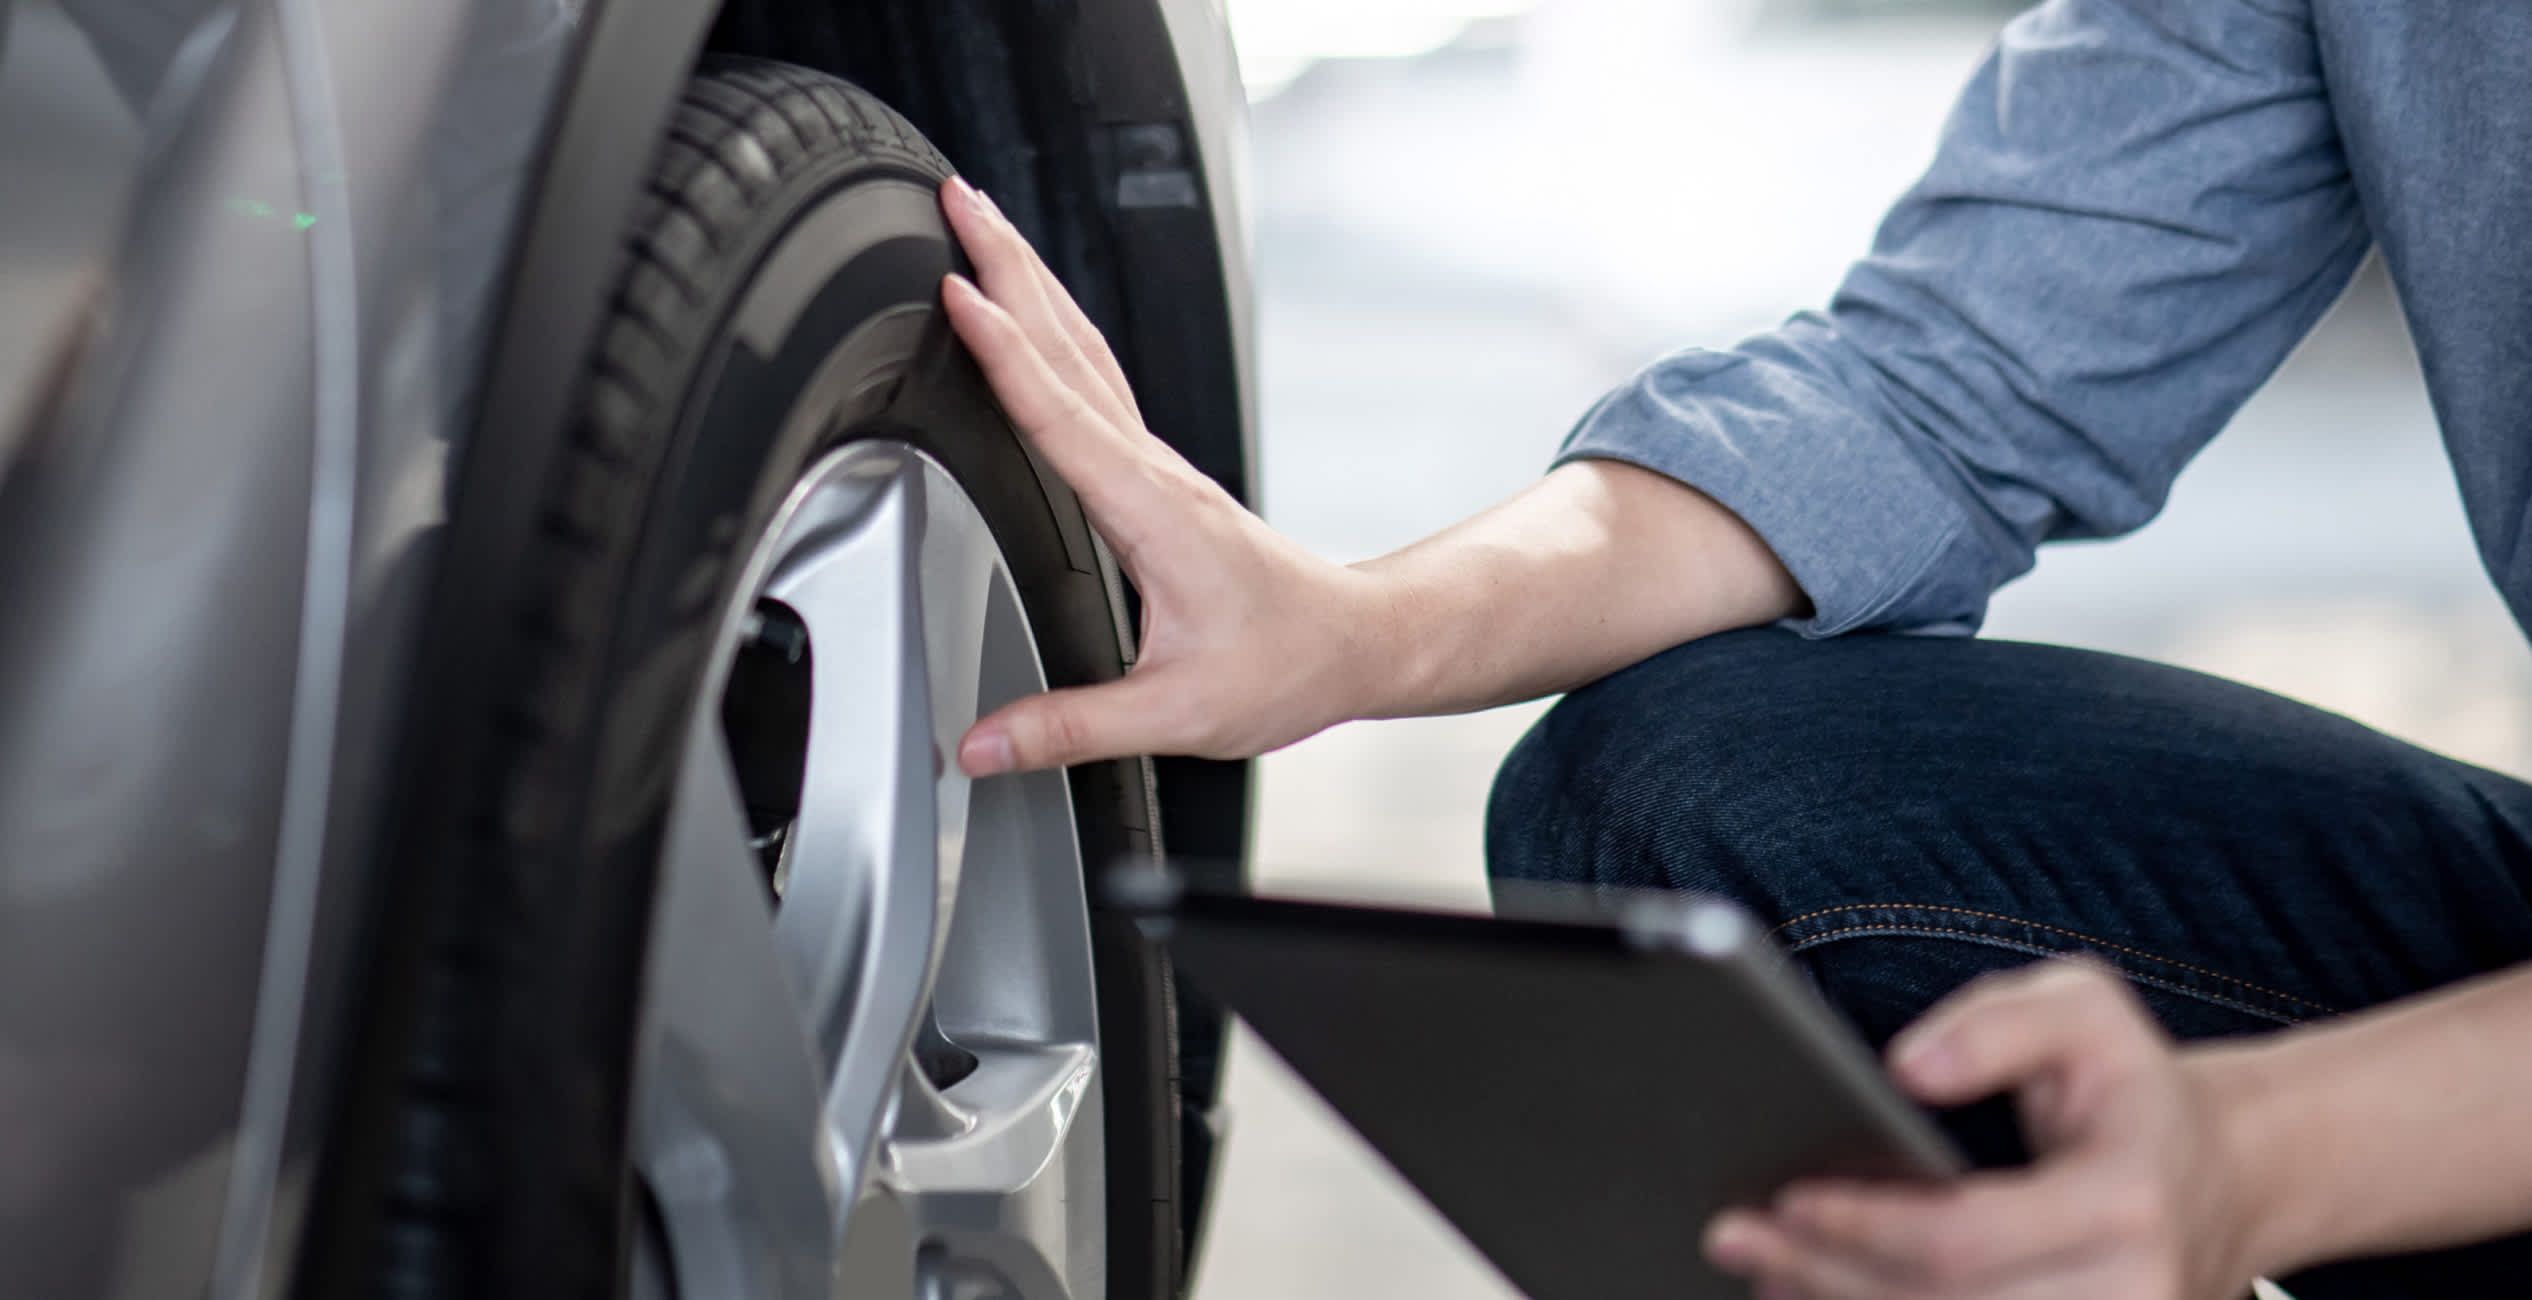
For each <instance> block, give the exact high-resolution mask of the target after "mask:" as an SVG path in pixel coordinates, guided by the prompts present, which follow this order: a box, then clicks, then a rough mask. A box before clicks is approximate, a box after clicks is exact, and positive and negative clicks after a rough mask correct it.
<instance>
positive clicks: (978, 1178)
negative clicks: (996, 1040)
mask: <svg viewBox="0 0 2532 1300" xmlns="http://www.w3.org/2000/svg"><path fill="white" fill-rule="evenodd" d="M977 1058H978V1064H977V1068H976V1072H975V1073H974V1074H972V1075H969V1076H968V1077H967V1078H966V1079H964V1080H962V1081H961V1082H960V1083H959V1084H958V1086H957V1087H955V1088H952V1089H950V1090H949V1092H948V1093H947V1094H946V1095H945V1096H944V1097H943V1099H942V1100H943V1101H944V1102H946V1103H947V1104H948V1105H949V1106H950V1107H952V1108H954V1109H955V1112H956V1113H957V1114H960V1115H962V1116H964V1117H965V1118H966V1121H967V1122H966V1123H965V1124H964V1125H962V1126H960V1127H959V1128H958V1129H957V1130H956V1131H953V1132H949V1133H946V1134H942V1135H939V1136H915V1135H911V1134H908V1133H905V1132H903V1131H900V1132H899V1133H898V1134H897V1135H896V1136H895V1138H894V1139H893V1140H892V1141H891V1142H889V1144H888V1148H887V1152H888V1154H887V1164H886V1167H885V1170H884V1172H883V1174H882V1176H883V1177H884V1178H886V1179H887V1180H888V1182H889V1183H890V1185H891V1186H892V1187H895V1188H896V1189H898V1196H899V1199H900V1203H901V1204H903V1205H904V1206H905V1208H906V1212H907V1214H908V1216H909V1217H910V1218H911V1219H912V1220H913V1222H914V1224H915V1227H916V1230H917V1232H918V1233H919V1234H920V1235H921V1237H922V1239H923V1240H924V1241H926V1242H928V1243H931V1244H932V1245H933V1246H934V1247H935V1250H934V1251H933V1253H932V1255H931V1256H930V1258H929V1261H928V1267H929V1268H930V1269H932V1270H933V1271H935V1272H936V1273H939V1274H940V1275H941V1276H942V1277H943V1279H944V1280H945V1281H948V1280H955V1281H960V1282H965V1283H968V1284H970V1285H969V1287H968V1288H967V1289H966V1290H960V1289H958V1288H955V1287H945V1288H944V1291H945V1293H946V1294H951V1295H959V1294H987V1295H993V1294H1006V1293H1007V1294H1016V1295H1018V1296H1022V1297H1027V1298H1028V1300H1049V1298H1054V1297H1090V1296H1095V1295H1097V1294H1098V1290H1097V1283H1096V1281H1095V1279H1096V1278H1097V1277H1098V1275H1099V1273H1100V1271H1101V1260H1102V1254H1103V1251H1104V1247H1105V1236H1106V1220H1105V1216H1104V1215H1101V1214H1085V1213H1083V1212H1082V1211H1083V1207H1084V1206H1088V1205H1096V1204H1098V1203H1099V1201H1100V1198H1101V1197H1102V1195H1103V1194H1104V1189H1103V1184H1102V1182H1101V1177H1100V1165H1099V1162H1098V1160H1097V1158H1096V1156H1097V1153H1098V1152H1100V1151H1101V1150H1102V1148H1103V1145H1104V1134H1105V1131H1106V1130H1105V1123H1104V1117H1103V1115H1102V1112H1101V1096H1100V1088H1099V1075H1098V1069H1097V1065H1098V1059H1097V1054H1096V1053H1095V1052H1094V1051H1093V1050H1092V1049H1091V1048H1089V1047H1087V1046H1083V1045H1071V1046H1062V1047H1038V1046H1028V1045H1011V1046H994V1045H986V1046H983V1047H980V1048H979V1049H978V1050H977ZM1085 1154H1088V1155H1089V1156H1090V1157H1091V1158H1089V1159H1084V1158H1082V1157H1083V1156H1084V1155H1085ZM977 1284H990V1285H977Z"/></svg>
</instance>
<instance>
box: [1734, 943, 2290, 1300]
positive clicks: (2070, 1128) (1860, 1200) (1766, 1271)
mask: <svg viewBox="0 0 2532 1300" xmlns="http://www.w3.org/2000/svg"><path fill="white" fill-rule="evenodd" d="M1890 1067H1891V1070H1892V1072H1893V1074H1895V1075H1896V1076H1897V1078H1898V1080H1899V1082H1900V1084H1901V1085H1902V1086H1903V1087H1905V1088H1906V1089H1907V1090H1908V1091H1909V1092H1911V1093H1913V1094H1914V1095H1916V1096H1917V1097H1919V1098H1920V1099H1922V1100H1924V1101H1926V1102H1929V1103H1932V1104H1935V1105H1958V1104H1961V1103H1964V1102H1969V1101H1975V1100H1977V1099H1979V1098H1981V1097H1984V1096H1989V1095H1992V1094H1994V1093H1997V1092H2001V1091H2004V1090H2007V1089H2010V1090H2012V1092H2013V1094H2014V1097H2015V1101H2016V1104H2017V1105H2018V1107H2019V1108H2020V1112H2021V1116H2022V1124H2023V1128H2024V1131H2025V1132H2026V1133H2027V1134H2028V1136H2029V1138H2030V1140H2031V1145H2032V1147H2033V1149H2034V1151H2035V1152H2036V1154H2037V1163H2036V1164H2035V1165H2033V1166H2032V1167H2030V1168H2028V1169H2022V1170H2013V1171H2000V1172H1993V1173H1980V1174H1974V1175H1971V1176H1968V1177H1965V1178H1963V1179H1960V1180H1959V1181H1957V1182H1955V1183H1952V1184H1950V1185H1948V1186H1942V1187H1910V1186H1899V1185H1883V1184H1859V1183H1845V1182H1827V1181H1818V1182H1811V1183H1798V1184H1796V1185H1794V1186H1792V1187H1789V1188H1787V1189H1786V1190H1785V1192H1784V1193H1783V1194H1782V1195H1781V1196H1779V1197H1778V1198H1777V1199H1776V1201H1775V1203H1774V1204H1773V1205H1771V1206H1770V1207H1769V1208H1768V1209H1767V1210H1766V1211H1765V1212H1763V1213H1760V1212H1752V1211H1730V1212H1726V1213H1724V1214H1722V1215H1719V1216H1717V1217H1716V1219H1715V1221H1714V1222H1713V1224H1712V1225H1710V1226H1709V1228H1708V1231H1707V1234H1706V1254H1707V1257H1708V1258H1709V1259H1711V1260H1713V1261H1714V1263H1715V1264H1716V1266H1717V1267H1719V1268H1722V1269H1724V1270H1726V1271H1728V1272H1732V1273H1736V1274H1740V1275H1742V1276H1744V1277H1747V1278H1750V1279H1751V1280H1752V1281H1753V1282H1754V1283H1755V1284H1756V1289H1757V1294H1758V1295H1759V1296H1760V1297H1762V1300H1902V1298H1906V1300H1916V1298H1918V1297H1924V1298H1926V1300H1932V1298H1933V1297H1938V1296H1939V1297H1942V1298H1943V1300H2042V1298H2043V1297H2061V1296H2062V1297H2092V1296H2104V1297H2108V1296H2115V1297H2118V1298H2119V1300H2239V1297H2241V1296H2243V1295H2245V1294H2247V1293H2248V1292H2249V1290H2250V1287H2251V1282H2252V1276H2253V1273H2254V1271H2255V1269H2254V1267H2253V1265H2252V1264H2251V1263H2250V1262H2249V1261H2248V1260H2247V1259H2246V1255H2247V1253H2248V1249H2249V1248H2248V1246H2247V1245H2246V1241H2247V1235H2248V1230H2249V1227H2250V1225H2249V1224H2248V1223H2247V1221H2246V1219H2247V1216H2248V1215H2249V1214H2251V1213H2253V1212H2254V1210H2255V1206H2254V1205H2253V1203H2252V1201H2251V1198H2250V1196H2249V1193H2250V1192H2251V1190H2252V1189H2249V1188H2245V1187H2240V1186H2237V1185H2236V1175H2237V1173H2238V1171H2237V1170H2235V1169H2232V1168H2229V1167H2228V1163H2229V1162H2228V1161H2227V1160H2226V1158H2225V1156H2224V1154H2223V1152H2224V1143H2223V1139H2224V1136H2225V1134H2224V1132H2223V1129H2224V1117H2223V1113H2224V1111H2225V1109H2226V1107H2227V1105H2228V1104H2230V1103H2229V1102H2228V1100H2227V1098H2226V1097H2225V1096H2224V1095H2223V1089H2222V1088H2221V1087H2220V1086H2218V1084H2217V1083H2216V1082H2215V1081H2214V1080H2213V1079H2212V1077H2211V1076H2208V1075H2207V1074H2206V1073H2205V1072H2203V1071H2201V1070H2199V1069H2197V1068H2196V1063H2195V1062H2194V1061H2193V1060H2192V1059H2191V1058H2190V1057H2187V1056H2185V1055H2183V1054H2182V1053H2180V1052H2178V1051H2176V1050H2175V1049H2174V1047H2173V1045H2172V1043H2171V1041H2170V1040H2169V1039H2168V1038H2166V1037H2165V1036H2164V1035H2163V1033H2162V1031H2161V1029H2160V1028H2159V1027H2158V1026H2157V1025H2155V1023H2154V1022H2153V1020H2152V1019H2151V1018H2150V1017H2149V1016H2148V1015H2147V1014H2146V1011H2145V1009H2144V1007H2142V1006H2141V1005H2139V1004H2138V1002H2137V1000H2136V998H2135V996H2134V995H2133V994H2132V993H2131V992H2130V991H2129V990H2128V988H2127V986H2126V984H2125V983H2124V982H2123V981H2121V980H2120V979H2118V978H2117V977H2116V976H2114V975H2112V974H2111V973H2109V972H2108V971H2106V970H2103V969H2102V968H2100V967H2099V966H2097V965H2095V964H2093V963H2091V962H2088V961H2056V962H2048V963H2045V964H2043V965H2041V966H2038V967H2032V968H2028V969H2025V970H2020V971H2012V972H2007V973H2004V974H2001V975H1996V976H1990V977H1988V978H1986V979H1983V980H1980V981H1978V982H1977V983H1974V984H1972V985H1970V986H1969V987H1968V988H1966V989H1964V990H1962V991H1961V992H1960V993H1957V994H1955V995H1954V996H1953V997H1952V998H1951V999H1949V1000H1947V1001H1946V1002H1944V1003H1943V1004H1942V1005H1940V1006H1938V1007H1936V1008H1935V1009H1934V1010H1933V1011H1932V1012H1930V1013H1928V1014H1927V1016H1926V1018H1925V1019H1924V1020H1922V1021H1920V1022H1919V1023H1918V1024H1917V1025H1915V1026H1914V1027H1912V1028H1910V1029H1909V1030H1908V1031H1907V1032H1906V1033H1904V1034H1902V1035H1900V1037H1899V1038H1898V1040H1897V1041H1895V1042H1893V1043H1892V1044H1891V1050H1890Z"/></svg>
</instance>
